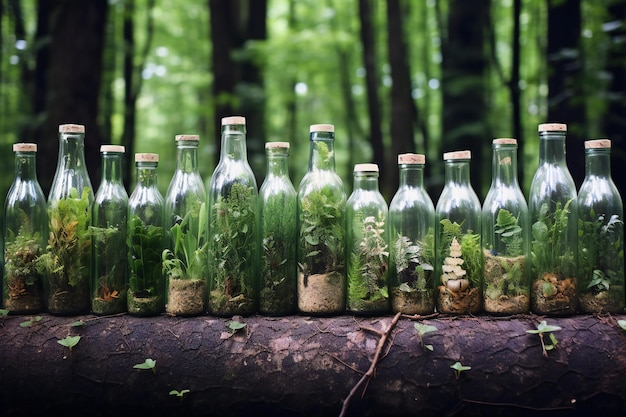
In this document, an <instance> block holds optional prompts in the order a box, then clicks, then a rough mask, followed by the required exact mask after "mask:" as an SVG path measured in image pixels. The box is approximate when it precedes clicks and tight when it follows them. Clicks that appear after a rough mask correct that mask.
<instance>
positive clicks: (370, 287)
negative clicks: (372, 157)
mask: <svg viewBox="0 0 626 417" xmlns="http://www.w3.org/2000/svg"><path fill="white" fill-rule="evenodd" d="M388 227H389V226H388V207H387V202H386V201H385V199H384V198H383V196H382V194H381V193H380V191H379V189H378V165H376V164H356V165H355V166H354V187H353V191H352V194H350V197H349V198H348V201H347V203H346V262H347V268H346V269H347V303H346V307H347V310H348V311H351V312H353V313H355V314H381V313H386V312H388V311H389V287H388V278H389V228H388Z"/></svg>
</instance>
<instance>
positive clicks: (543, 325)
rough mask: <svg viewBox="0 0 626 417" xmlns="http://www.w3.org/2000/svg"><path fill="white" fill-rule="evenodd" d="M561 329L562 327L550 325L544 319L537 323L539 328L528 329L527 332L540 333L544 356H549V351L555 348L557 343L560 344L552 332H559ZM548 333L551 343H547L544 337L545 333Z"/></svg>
mask: <svg viewBox="0 0 626 417" xmlns="http://www.w3.org/2000/svg"><path fill="white" fill-rule="evenodd" d="M559 330H561V327H559V326H552V325H549V324H548V323H547V322H546V321H545V320H542V321H541V322H540V323H539V324H538V325H537V329H533V330H526V333H530V334H538V335H539V340H540V341H541V350H542V353H543V356H544V357H547V356H548V351H549V350H552V349H555V348H556V345H557V344H558V341H557V339H556V336H554V334H552V332H557V331H559ZM546 333H547V334H548V337H549V339H550V343H546V342H545V340H544V338H543V335H544V334H546Z"/></svg>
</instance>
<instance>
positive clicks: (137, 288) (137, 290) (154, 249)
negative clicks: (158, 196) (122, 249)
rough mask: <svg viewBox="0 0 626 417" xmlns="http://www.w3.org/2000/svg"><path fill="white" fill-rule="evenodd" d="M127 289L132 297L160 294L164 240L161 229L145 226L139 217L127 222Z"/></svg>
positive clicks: (133, 217) (149, 225)
mask: <svg viewBox="0 0 626 417" xmlns="http://www.w3.org/2000/svg"><path fill="white" fill-rule="evenodd" d="M128 225H129V227H128V237H127V244H128V248H129V251H128V264H129V267H130V268H129V272H130V275H129V288H130V291H131V292H132V293H133V296H134V297H153V296H157V295H159V294H160V293H161V289H160V287H161V286H162V283H161V254H162V251H163V243H164V239H165V235H164V230H163V227H160V226H154V225H151V224H145V223H144V222H143V220H142V219H141V218H140V217H139V216H132V217H131V218H130V219H129V220H128Z"/></svg>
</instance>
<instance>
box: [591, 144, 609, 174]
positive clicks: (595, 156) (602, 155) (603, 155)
mask: <svg viewBox="0 0 626 417" xmlns="http://www.w3.org/2000/svg"><path fill="white" fill-rule="evenodd" d="M585 176H587V177H591V176H596V177H606V178H609V177H610V176H611V151H610V149H586V150H585Z"/></svg>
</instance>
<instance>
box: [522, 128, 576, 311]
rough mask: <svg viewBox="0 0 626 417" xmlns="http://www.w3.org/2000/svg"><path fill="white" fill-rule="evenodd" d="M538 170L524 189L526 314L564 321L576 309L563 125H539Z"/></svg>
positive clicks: (572, 199) (572, 195)
mask: <svg viewBox="0 0 626 417" xmlns="http://www.w3.org/2000/svg"><path fill="white" fill-rule="evenodd" d="M538 130H539V166H538V168H537V171H536V172H535V175H534V177H533V181H532V183H531V186H530V193H529V196H528V212H529V216H530V223H531V225H532V226H531V227H532V238H531V268H532V272H531V280H532V284H531V293H530V309H531V311H532V312H533V313H535V314H542V315H553V316H565V315H572V314H575V313H576V311H577V309H578V294H577V282H576V268H577V259H576V258H577V256H578V253H577V252H578V203H577V199H576V198H577V196H576V186H575V185H574V180H573V179H572V176H571V174H570V172H569V170H568V168H567V164H566V161H565V136H566V133H567V125H565V124H562V123H544V124H540V125H539V129H538Z"/></svg>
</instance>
